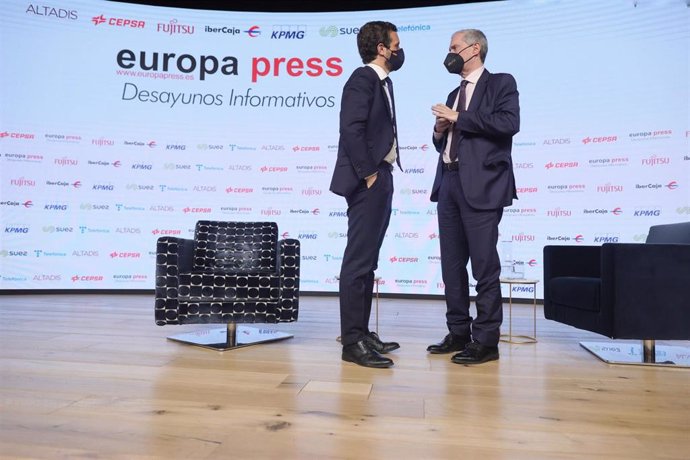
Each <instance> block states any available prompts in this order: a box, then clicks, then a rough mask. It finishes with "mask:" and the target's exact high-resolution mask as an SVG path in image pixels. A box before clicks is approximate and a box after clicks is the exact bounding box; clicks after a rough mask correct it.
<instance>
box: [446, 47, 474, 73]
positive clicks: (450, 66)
mask: <svg viewBox="0 0 690 460" xmlns="http://www.w3.org/2000/svg"><path fill="white" fill-rule="evenodd" d="M470 46H473V45H469V46H466V47H464V48H463V49H461V50H460V51H458V52H457V53H448V55H447V56H446V59H445V60H444V61H443V65H444V66H445V67H446V70H448V72H450V73H456V74H458V75H460V73H461V72H462V69H463V67H465V63H466V62H467V61H469V60H470V59H472V58H474V57H476V56H477V55H476V54H475V55H474V56H472V57H471V58H470V59H468V60H467V61H465V60H464V59H463V58H462V56H460V53H462V52H463V51H465V50H466V49H467V48H469V47H470Z"/></svg>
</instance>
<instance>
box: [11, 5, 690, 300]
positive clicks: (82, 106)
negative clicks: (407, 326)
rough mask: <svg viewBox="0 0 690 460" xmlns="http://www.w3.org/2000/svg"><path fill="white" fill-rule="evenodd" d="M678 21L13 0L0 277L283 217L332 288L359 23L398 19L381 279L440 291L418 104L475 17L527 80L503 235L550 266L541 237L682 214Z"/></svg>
mask: <svg viewBox="0 0 690 460" xmlns="http://www.w3.org/2000/svg"><path fill="white" fill-rule="evenodd" d="M635 5H636V6H635ZM689 18H690V8H688V7H687V5H686V2H685V1H664V2H653V1H643V0H640V1H636V2H633V1H623V0H620V1H608V2H601V1H557V2H556V1H554V2H548V1H547V2H544V1H539V2H530V1H516V2H491V3H486V4H470V5H456V6H446V7H434V8H419V9H412V10H394V11H377V12H359V13H318V14H317V13H309V14H304V13H300V14H282V13H281V14H278V13H272V14H268V13H246V12H243V13H237V12H211V11H193V10H181V9H174V8H159V7H147V6H137V5H127V4H120V3H110V2H93V1H85V0H83V1H79V0H74V1H57V0H55V1H51V2H49V3H36V2H26V1H17V0H11V1H9V2H4V3H3V15H2V16H0V34H1V35H0V38H1V42H0V59H1V60H0V62H1V63H2V64H1V65H0V98H1V99H0V115H1V118H0V156H1V159H0V168H1V178H0V193H1V196H0V212H1V213H2V216H1V225H2V227H1V228H2V243H1V245H0V264H1V267H0V289H151V288H153V285H154V265H155V263H154V250H155V240H156V238H157V237H159V236H162V235H177V236H182V237H192V234H193V228H194V224H195V222H196V221H197V220H200V219H218V220H273V221H277V222H278V224H279V228H280V231H281V233H283V234H284V235H285V236H290V237H293V238H299V239H300V240H301V242H302V254H303V260H302V276H301V283H302V285H301V287H302V290H305V291H317V292H319V291H320V292H332V291H336V290H337V283H336V281H335V279H334V276H335V275H336V274H337V273H338V272H339V269H340V263H341V256H342V251H343V249H344V245H345V237H346V222H347V220H346V216H345V211H346V208H345V201H344V199H342V198H341V197H338V196H335V195H333V194H331V193H330V192H329V191H328V185H329V182H330V177H331V172H332V167H333V165H334V162H335V156H336V151H337V144H338V112H339V107H340V92H341V88H342V86H343V84H344V83H345V81H346V79H347V78H348V76H349V74H350V73H351V71H352V70H353V69H354V68H355V67H357V66H359V65H361V62H360V60H359V57H358V54H357V49H356V42H355V34H356V31H357V28H358V27H359V26H361V25H362V24H363V23H365V22H367V21H370V20H388V21H391V22H393V23H395V24H397V26H398V27H399V36H400V38H401V41H402V46H403V47H404V49H405V54H406V58H407V59H406V62H405V65H404V67H403V68H402V70H401V71H399V72H396V73H395V74H394V75H393V79H394V82H395V91H396V103H397V110H398V128H399V133H400V134H399V141H400V146H401V160H402V164H403V167H404V171H403V172H401V171H396V172H395V173H394V176H395V187H396V191H395V196H394V204H393V206H394V208H395V209H394V211H393V216H392V219H391V225H390V228H389V231H388V235H387V238H386V240H385V243H384V245H383V248H382V251H381V260H380V264H379V270H378V272H377V273H378V275H380V276H381V277H382V285H381V292H384V293H400V294H442V292H443V290H442V288H443V285H442V282H441V275H440V257H439V248H438V238H437V236H438V235H437V234H438V227H437V223H436V216H435V214H436V211H435V205H434V204H433V203H431V202H430V201H429V191H430V188H431V184H432V182H433V177H434V172H435V165H436V161H437V154H436V152H435V151H434V149H433V146H432V145H431V142H430V138H431V128H432V125H433V118H432V116H431V113H430V107H431V106H432V105H433V104H434V103H436V102H444V101H445V99H446V95H447V94H448V92H449V91H450V90H452V89H453V87H455V86H456V85H457V84H458V83H459V81H458V78H457V76H453V75H450V74H448V73H447V72H446V71H445V69H444V68H443V66H442V61H443V59H444V57H445V54H446V52H447V48H448V43H449V39H450V35H451V34H452V32H454V31H455V30H457V29H460V28H469V27H472V28H480V29H482V30H483V31H484V32H485V33H486V34H487V36H488V39H489V54H488V57H487V61H486V67H487V68H488V69H489V70H490V71H492V72H510V73H512V74H513V75H514V76H515V78H516V79H517V81H518V88H519V90H520V102H521V110H522V113H521V115H522V124H521V132H520V133H519V134H518V135H517V136H516V137H515V139H514V148H513V159H514V163H515V173H516V178H517V185H518V195H519V197H520V199H519V200H518V201H516V202H515V204H514V205H513V206H512V207H511V208H508V209H506V211H505V214H504V218H503V221H502V223H501V240H504V241H512V244H510V246H512V249H511V250H510V251H511V252H512V255H513V257H514V258H515V259H516V260H517V264H518V265H519V266H521V267H522V268H523V270H524V275H525V276H526V277H528V278H535V279H540V278H541V272H542V266H541V265H542V248H543V246H544V245H546V244H582V245H598V244H602V243H603V242H616V241H617V242H642V241H644V238H645V236H646V233H647V231H648V228H649V226H650V225H654V224H658V223H670V222H679V221H687V220H689V219H690V151H689V149H688V144H689V137H688V136H689V134H688V133H689V127H690V121H689V119H690V116H689V111H688V99H689V98H688V96H689V83H688V82H689V81H690V78H689V75H688V55H689V46H688V44H689V37H690V32H689V30H690V27H688V25H689V24H690V21H689ZM502 247H506V245H502ZM502 252H503V251H502ZM514 289H515V292H514V293H513V294H514V296H516V297H531V296H532V294H533V291H532V290H531V288H525V287H519V286H516V287H515V288H514ZM537 289H538V292H537V295H538V296H539V297H541V292H542V291H541V286H540V285H538V288H537ZM506 294H507V293H506Z"/></svg>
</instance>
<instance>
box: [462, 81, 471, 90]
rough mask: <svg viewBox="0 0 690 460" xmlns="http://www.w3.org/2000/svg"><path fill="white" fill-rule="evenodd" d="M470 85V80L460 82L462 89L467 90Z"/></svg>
mask: <svg viewBox="0 0 690 460" xmlns="http://www.w3.org/2000/svg"><path fill="white" fill-rule="evenodd" d="M468 83H469V80H463V81H461V82H460V88H462V89H465V87H466V86H467V84H468Z"/></svg>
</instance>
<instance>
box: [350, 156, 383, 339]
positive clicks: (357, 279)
mask: <svg viewBox="0 0 690 460" xmlns="http://www.w3.org/2000/svg"><path fill="white" fill-rule="evenodd" d="M391 169H392V168H391V166H389V165H388V164H387V163H386V164H384V165H382V166H380V167H379V173H378V177H377V178H376V182H374V185H372V186H371V188H369V189H367V188H366V184H365V183H364V181H363V182H362V185H361V186H360V187H359V188H358V189H357V190H356V191H355V192H353V193H352V195H350V196H348V197H347V206H348V208H347V246H346V247H345V253H344V255H343V262H342V266H341V268H340V331H341V333H340V336H341V342H342V344H343V346H345V345H350V344H352V343H355V342H358V341H360V340H362V338H363V337H364V336H365V335H366V334H367V333H369V317H370V315H371V300H372V292H373V289H374V270H376V268H377V267H378V260H379V250H380V249H381V244H382V243H383V237H384V236H385V235H386V230H387V229H388V223H389V222H390V217H391V204H392V202H393V174H392V172H391Z"/></svg>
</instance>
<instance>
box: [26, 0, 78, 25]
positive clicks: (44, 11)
mask: <svg viewBox="0 0 690 460" xmlns="http://www.w3.org/2000/svg"><path fill="white" fill-rule="evenodd" d="M26 14H33V15H35V16H43V17H46V18H52V19H67V20H70V21H76V20H77V19H79V16H78V15H77V10H65V9H62V8H53V7H52V6H45V5H38V4H36V5H32V4H30V3H29V6H28V8H27V9H26Z"/></svg>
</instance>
